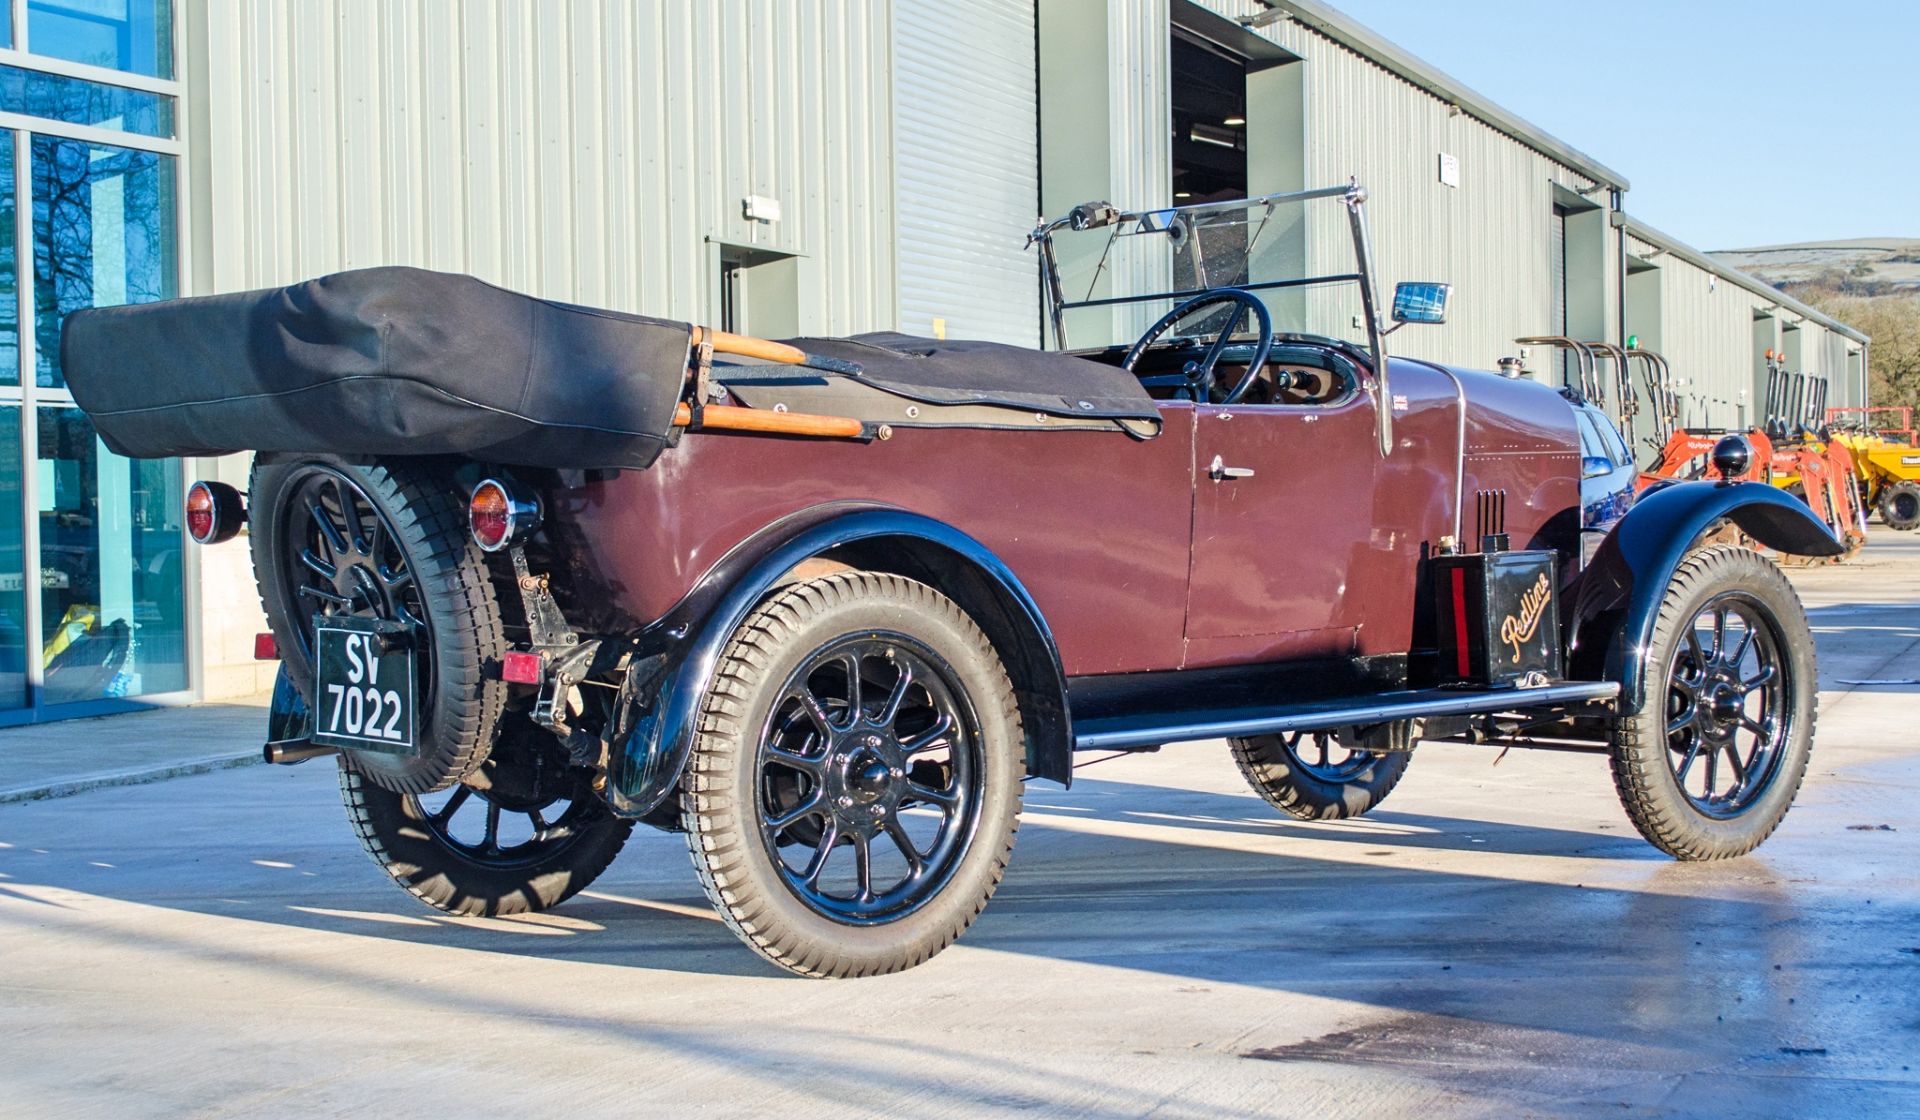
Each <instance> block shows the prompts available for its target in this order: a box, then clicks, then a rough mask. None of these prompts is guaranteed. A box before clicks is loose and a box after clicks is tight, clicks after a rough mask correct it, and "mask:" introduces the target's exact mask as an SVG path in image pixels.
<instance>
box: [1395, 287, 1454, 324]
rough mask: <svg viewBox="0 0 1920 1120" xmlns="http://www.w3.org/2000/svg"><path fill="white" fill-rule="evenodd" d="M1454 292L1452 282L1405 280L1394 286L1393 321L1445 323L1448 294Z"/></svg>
mask: <svg viewBox="0 0 1920 1120" xmlns="http://www.w3.org/2000/svg"><path fill="white" fill-rule="evenodd" d="M1452 292H1453V285H1452V284H1432V283H1417V282H1414V281H1410V280H1403V281H1401V282H1400V283H1398V284H1395V285H1394V287H1393V321H1394V322H1396V323H1444V322H1446V321H1447V296H1448V295H1450V294H1451V293H1452Z"/></svg>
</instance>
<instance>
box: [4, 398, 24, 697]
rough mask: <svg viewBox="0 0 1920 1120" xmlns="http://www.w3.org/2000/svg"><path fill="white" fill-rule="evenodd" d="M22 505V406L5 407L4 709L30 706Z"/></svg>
mask: <svg viewBox="0 0 1920 1120" xmlns="http://www.w3.org/2000/svg"><path fill="white" fill-rule="evenodd" d="M20 503H21V499H20V408H19V406H18V405H0V708H24V707H26V704H27V565H26V552H25V549H24V542H23V538H22V536H21V533H20V517H21V511H22V508H23V507H22V506H21V504H20Z"/></svg>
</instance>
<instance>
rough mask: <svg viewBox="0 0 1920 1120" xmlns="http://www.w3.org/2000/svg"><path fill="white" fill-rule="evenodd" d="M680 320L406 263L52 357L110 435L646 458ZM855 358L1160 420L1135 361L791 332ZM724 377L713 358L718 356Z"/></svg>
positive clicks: (665, 427)
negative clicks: (1127, 367) (1134, 371)
mask: <svg viewBox="0 0 1920 1120" xmlns="http://www.w3.org/2000/svg"><path fill="white" fill-rule="evenodd" d="M692 330H693V329H692V327H691V326H689V325H688V324H686V323H678V322H672V321H669V320H664V319H653V318H648V317H646V316H642V315H631V314H626V313H622V312H614V311H602V310H597V309H595V308H590V307H581V306H576V305H573V304H566V303H559V302H555V301H552V300H543V299H536V298H534V297H531V296H526V295H521V294H519V293H516V292H511V291H508V290H506V289H504V288H499V287H495V286H494V285H491V284H487V283H485V282H483V281H480V280H477V279H475V278H473V277H471V276H460V275H454V274H450V273H443V272H432V271H427V270H424V269H415V268H398V267H395V268H371V269H361V270H357V271H353V272H342V273H336V274H334V275H331V276H324V277H321V278H319V279H317V280H309V281H305V282H303V283H299V284H294V285H291V286H289V287H285V288H271V289H266V290H262V291H254V292H241V293H237V294H232V295H219V296H205V297H196V298H190V299H179V300H170V301H167V302H163V303H149V304H138V305H131V306H124V307H109V308H96V309H89V310H83V311H77V312H75V313H74V314H73V315H71V316H70V317H69V318H68V319H67V322H66V326H65V330H64V333H63V337H62V340H61V362H62V366H63V368H64V371H65V374H66V378H67V383H68V385H69V387H70V388H71V389H72V391H73V395H74V400H75V401H76V402H77V403H78V404H79V405H80V407H81V408H82V409H84V410H85V411H86V412H87V414H88V415H89V416H90V417H92V419H93V422H94V425H95V427H96V429H97V430H98V431H99V433H100V437H101V439H103V440H104V441H105V442H106V444H107V446H108V447H110V448H112V449H113V450H114V451H116V452H118V453H120V454H122V455H128V456H132V457H136V458H167V457H176V456H195V455H224V454H228V453H231V452H235V451H249V450H251V451H276V452H310V451H329V452H336V453H341V454H352V455H459V456H464V457H467V458H472V459H478V460H482V461H486V462H493V463H502V464H509V465H516V466H530V467H553V468H582V469H604V468H641V467H646V466H648V465H650V464H651V463H652V462H653V461H654V459H655V458H657V457H658V456H659V454H660V452H661V450H662V449H663V448H665V447H666V446H667V445H668V444H669V443H670V442H671V437H672V434H673V431H674V429H673V423H674V411H675V406H676V405H677V404H678V403H679V402H680V400H681V398H682V396H683V394H684V393H685V389H686V381H687V377H686V373H687V367H688V362H689V359H690V357H691V354H690V340H691V337H692ZM794 341H795V343H796V344H797V345H799V346H801V348H802V349H804V350H806V351H808V352H809V353H812V354H817V355H821V356H827V357H835V358H841V359H843V360H846V361H851V362H854V363H857V364H858V367H859V368H858V371H857V372H855V373H853V374H851V375H850V376H852V377H854V378H856V379H858V380H860V381H862V382H865V383H867V384H869V385H871V386H873V387H875V388H878V389H881V390H883V391H885V392H888V393H894V394H899V395H901V396H903V397H907V398H909V399H914V400H921V401H926V402H929V403H933V404H946V405H991V406H999V407H1002V408H1017V409H1024V410H1030V411H1032V412H1038V413H1046V414H1050V415H1057V416H1074V417H1078V418H1082V419H1112V420H1120V421H1132V422H1133V423H1134V427H1133V429H1132V430H1134V431H1135V432H1136V434H1138V430H1139V426H1140V425H1141V424H1142V423H1146V424H1154V423H1156V422H1157V420H1158V414H1157V412H1156V411H1155V410H1154V406H1153V402H1152V400H1151V399H1149V398H1148V396H1147V394H1146V392H1145V391H1144V390H1143V389H1141V388H1140V385H1139V383H1138V382H1137V381H1136V380H1135V379H1134V378H1133V377H1132V375H1131V374H1128V373H1126V372H1125V371H1122V370H1119V369H1116V368H1114V367H1111V366H1106V365H1101V364H1099V363H1096V362H1089V361H1086V360H1084V359H1080V358H1074V357H1071V356H1068V355H1064V354H1053V353H1043V352H1040V351H1035V350H1027V349H1023V348H1021V347H1015V346H1004V345H998V344H994V343H976V342H947V341H934V340H931V339H915V338H910V337H908V336H905V335H893V334H888V335H866V336H861V337H858V338H854V339H797V340H794ZM715 376H716V378H717V379H724V369H716V371H715Z"/></svg>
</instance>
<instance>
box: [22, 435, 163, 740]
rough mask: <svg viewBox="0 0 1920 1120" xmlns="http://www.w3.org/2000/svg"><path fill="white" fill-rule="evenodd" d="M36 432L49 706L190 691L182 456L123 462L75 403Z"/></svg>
mask: <svg viewBox="0 0 1920 1120" xmlns="http://www.w3.org/2000/svg"><path fill="white" fill-rule="evenodd" d="M39 434H40V462H39V476H40V477H39V480H38V490H39V494H38V499H37V503H36V504H37V508H38V509H39V512H40V611H41V626H40V631H41V633H40V636H41V640H42V641H44V642H45V643H46V644H45V645H44V647H43V651H42V654H41V657H42V662H43V664H44V665H45V669H46V681H47V691H46V702H47V703H49V704H64V703H68V702H70V701H74V700H98V699H101V698H104V697H124V696H141V695H145V694H148V693H155V692H178V691H180V690H182V689H184V688H186V687H187V643H186V617H185V611H184V602H183V596H182V592H183V590H184V588H185V586H186V584H185V582H184V578H183V576H182V572H181V554H180V551H181V546H182V543H183V540H182V535H181V532H180V521H181V509H180V507H181V502H182V500H181V494H182V491H183V487H182V484H181V481H180V473H181V471H180V461H179V460H178V459H163V460H157V461H156V460H144V459H122V458H121V457H120V456H118V455H115V454H114V453H113V452H111V451H108V450H107V449H106V447H105V445H103V444H102V443H101V442H100V440H99V437H97V436H96V435H94V431H93V425H92V424H91V423H89V422H88V421H87V417H86V414H85V413H83V412H81V411H80V410H79V409H77V408H42V409H40V410H39ZM4 643H5V639H4V637H0V656H4V649H5V644H4ZM4 672H5V670H4V666H0V681H3V680H4Z"/></svg>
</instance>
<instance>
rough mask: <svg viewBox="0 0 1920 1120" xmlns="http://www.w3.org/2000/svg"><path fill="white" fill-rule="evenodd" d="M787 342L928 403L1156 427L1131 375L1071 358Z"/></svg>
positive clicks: (937, 346)
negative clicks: (854, 365) (847, 363)
mask: <svg viewBox="0 0 1920 1120" xmlns="http://www.w3.org/2000/svg"><path fill="white" fill-rule="evenodd" d="M792 342H793V344H794V345H795V346H798V347H799V348H800V349H802V350H805V351H807V352H808V353H811V354H820V355H823V356H825V357H829V358H839V359H841V360H843V361H851V362H857V363H859V365H860V372H859V373H857V374H854V375H853V376H854V377H856V378H857V379H859V380H861V381H864V382H866V383H868V384H870V385H873V386H875V387H877V388H880V389H884V390H886V391H888V392H890V393H894V394H896V395H898V396H902V397H906V398H909V399H911V400H917V401H924V402H926V403H928V404H938V405H999V406H1002V407H1006V408H1018V409H1027V410H1030V411H1034V412H1043V413H1047V414H1049V415H1054V416H1076V417H1082V418H1092V419H1101V420H1136V421H1146V422H1149V423H1153V424H1156V425H1157V424H1158V422H1159V419H1160V413H1159V411H1158V410H1157V409H1156V408H1155V407H1154V403H1153V398H1151V397H1149V396H1148V395H1147V391H1146V390H1145V389H1143V388H1141V386H1140V381H1139V379H1138V378H1136V377H1134V376H1133V374H1131V373H1128V372H1127V371H1126V370H1123V369H1120V368H1119V367H1117V366H1110V365H1105V364H1103V363H1100V362H1092V361H1088V360H1087V359H1085V358H1076V357H1074V356H1072V355H1071V354H1060V353H1055V352H1052V351H1046V350H1031V349H1028V348H1026V347H1022V346H1008V345H1005V344H1004V343H997V342H973V341H967V340H945V339H942V340H938V341H936V340H934V339H931V338H916V337H914V336H912V335H905V334H895V333H891V332H886V333H878V334H862V335H855V336H854V337H852V338H796V339H793V340H792Z"/></svg>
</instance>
